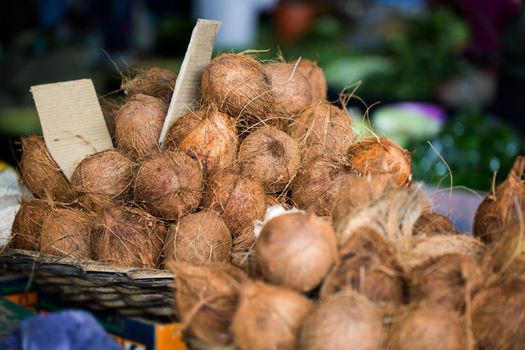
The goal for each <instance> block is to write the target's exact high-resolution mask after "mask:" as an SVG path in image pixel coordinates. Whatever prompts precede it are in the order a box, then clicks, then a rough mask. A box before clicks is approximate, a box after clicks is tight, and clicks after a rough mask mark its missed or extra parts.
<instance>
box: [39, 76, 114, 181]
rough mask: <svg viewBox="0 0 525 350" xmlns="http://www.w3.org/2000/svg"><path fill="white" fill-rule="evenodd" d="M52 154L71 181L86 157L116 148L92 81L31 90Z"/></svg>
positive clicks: (44, 86)
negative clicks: (79, 164) (74, 172)
mask: <svg viewBox="0 0 525 350" xmlns="http://www.w3.org/2000/svg"><path fill="white" fill-rule="evenodd" d="M31 92H32V93H33V98H34V100H35V105H36V109H37V111H38V116H39V118H40V124H41V125H42V131H43V133H44V139H45V141H46V145H47V148H48V149H49V153H50V154H51V156H52V157H53V159H54V160H55V162H56V163H57V164H58V166H59V167H60V169H62V171H63V172H64V174H65V175H66V177H67V178H68V179H70V178H71V175H72V174H73V171H74V170H75V168H76V166H77V165H78V163H80V161H81V160H82V159H84V158H85V157H87V156H89V155H91V154H94V153H97V152H101V151H104V150H106V149H110V148H113V143H112V142H111V136H110V135H109V132H108V128H107V126H106V122H105V120H104V116H103V114H102V110H101V108H100V104H99V102H98V98H97V93H96V91H95V87H94V86H93V82H92V81H91V79H81V80H72V81H67V82H60V83H54V84H44V85H36V86H32V87H31Z"/></svg>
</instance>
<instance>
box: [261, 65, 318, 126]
mask: <svg viewBox="0 0 525 350" xmlns="http://www.w3.org/2000/svg"><path fill="white" fill-rule="evenodd" d="M264 69H265V70H266V72H267V73H268V75H269V76H270V80H271V82H272V90H273V95H274V98H275V105H276V106H277V107H278V108H279V109H280V110H281V111H283V113H284V114H285V115H287V116H293V115H295V114H297V113H299V112H301V111H302V110H303V109H304V108H306V107H308V106H309V105H310V103H311V102H312V94H311V93H310V84H309V83H308V80H307V79H306V77H305V76H304V75H303V74H302V73H301V72H300V71H299V70H298V69H296V67H295V65H293V64H289V63H283V62H274V63H268V64H265V65H264Z"/></svg>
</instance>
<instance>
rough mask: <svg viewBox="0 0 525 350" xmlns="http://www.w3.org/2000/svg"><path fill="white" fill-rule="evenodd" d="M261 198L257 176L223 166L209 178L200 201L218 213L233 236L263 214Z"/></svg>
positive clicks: (264, 205) (263, 201) (263, 197)
mask: <svg viewBox="0 0 525 350" xmlns="http://www.w3.org/2000/svg"><path fill="white" fill-rule="evenodd" d="M265 199H266V197H265V195H264V189H263V187H262V184H261V183H260V181H259V180H258V179H255V178H253V177H251V176H246V175H242V174H241V173H240V172H239V171H238V170H237V169H235V168H227V169H223V170H221V171H219V172H217V173H216V174H215V175H214V176H212V177H211V178H210V179H209V181H208V183H207V184H206V189H205V192H204V197H203V200H202V204H203V207H204V208H206V209H212V210H215V211H217V212H218V213H219V214H220V215H221V217H222V219H223V220H224V222H225V223H226V226H228V229H229V230H230V232H231V233H232V235H233V238H234V239H235V237H237V236H238V235H239V234H240V232H241V231H242V230H243V229H244V228H245V227H247V226H250V225H252V224H253V221H254V220H256V219H260V218H262V217H263V215H264V210H265V209H266V203H265Z"/></svg>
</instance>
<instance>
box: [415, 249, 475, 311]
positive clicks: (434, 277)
mask: <svg viewBox="0 0 525 350" xmlns="http://www.w3.org/2000/svg"><path fill="white" fill-rule="evenodd" d="M408 276H409V292H410V301H411V302H419V301H422V300H427V301H429V302H433V303H436V304H439V305H441V306H444V307H448V308H451V309H453V310H456V311H458V312H460V313H463V312H464V311H465V304H466V302H467V301H468V300H470V299H471V298H472V296H473V295H475V294H476V293H477V292H478V291H479V290H480V289H481V287H482V286H483V283H484V275H483V271H482V269H481V267H480V265H479V263H478V262H477V261H475V260H473V259H472V258H470V257H468V256H466V255H461V254H445V255H441V256H438V257H436V258H432V259H429V260H427V261H425V262H424V263H423V264H421V265H419V266H416V267H415V268H413V269H412V270H411V271H410V272H409V274H408Z"/></svg>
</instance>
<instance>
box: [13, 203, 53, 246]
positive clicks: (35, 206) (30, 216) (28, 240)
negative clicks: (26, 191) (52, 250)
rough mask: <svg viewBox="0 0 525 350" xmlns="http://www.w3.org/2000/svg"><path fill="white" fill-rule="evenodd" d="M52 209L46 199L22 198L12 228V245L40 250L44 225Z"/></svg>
mask: <svg viewBox="0 0 525 350" xmlns="http://www.w3.org/2000/svg"><path fill="white" fill-rule="evenodd" d="M50 211H51V207H50V205H49V203H48V202H46V201H44V200H38V199H36V200H22V201H21V203H20V208H19V209H18V212H17V213H16V215H15V219H14V221H13V227H12V229H11V231H12V233H11V235H12V236H11V241H10V245H11V247H13V248H16V249H25V250H35V251H39V250H40V234H41V231H42V225H44V221H45V219H46V217H47V215H48V214H49V212H50Z"/></svg>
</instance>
